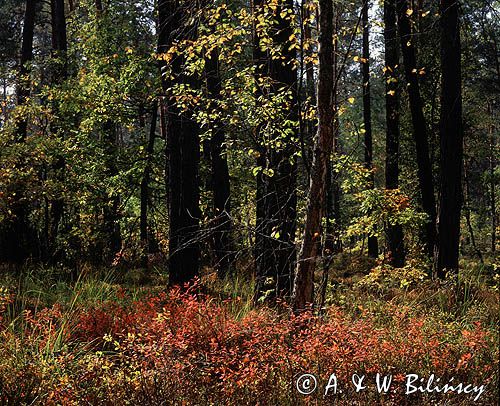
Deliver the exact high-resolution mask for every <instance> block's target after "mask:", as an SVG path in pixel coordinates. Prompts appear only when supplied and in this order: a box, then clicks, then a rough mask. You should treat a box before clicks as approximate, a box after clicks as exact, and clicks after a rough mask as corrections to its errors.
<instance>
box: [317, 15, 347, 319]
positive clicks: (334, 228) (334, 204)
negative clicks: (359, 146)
mask: <svg viewBox="0 0 500 406" xmlns="http://www.w3.org/2000/svg"><path fill="white" fill-rule="evenodd" d="M341 14H342V13H341V11H340V9H339V8H336V9H335V22H334V31H333V32H334V40H333V77H334V83H336V85H334V89H333V111H334V115H333V117H334V122H333V147H332V149H333V152H334V156H338V154H339V153H340V122H339V114H338V111H339V103H338V74H339V66H338V34H339V31H338V30H339V25H340V19H341ZM332 166H333V165H332V162H331V159H329V160H328V167H327V173H326V187H327V190H326V213H325V217H326V227H325V242H324V244H323V274H322V276H321V286H320V289H321V290H320V297H319V310H320V312H323V309H324V305H325V301H326V293H327V289H328V278H329V273H330V265H331V263H332V260H333V256H334V255H335V254H338V253H339V252H341V251H342V241H341V237H340V230H341V226H342V224H341V214H340V181H339V173H338V172H337V171H334V170H333V169H334V168H333V167H332Z"/></svg>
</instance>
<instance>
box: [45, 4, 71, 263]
mask: <svg viewBox="0 0 500 406" xmlns="http://www.w3.org/2000/svg"><path fill="white" fill-rule="evenodd" d="M51 25H52V58H53V61H54V70H53V72H52V84H54V85H57V84H60V83H62V82H63V81H64V80H65V79H66V77H67V74H68V67H67V58H66V53H67V50H68V43H67V35H66V15H65V12H64V0H52V1H51ZM52 108H53V110H54V113H55V116H56V117H57V116H58V115H59V114H58V110H59V106H58V104H57V102H56V103H53V106H52ZM55 120H56V121H57V118H56V119H55ZM51 130H52V131H53V132H54V133H56V134H57V133H58V132H59V131H60V127H59V125H58V124H57V122H52V123H51ZM57 135H58V136H60V137H62V136H63V135H62V134H57ZM65 166H66V162H65V159H64V157H62V156H60V155H58V156H56V160H55V164H54V165H53V168H52V169H53V170H54V173H55V177H56V179H57V181H58V182H59V183H61V184H62V183H63V180H64V168H65ZM63 212H64V199H62V198H61V197H56V198H54V199H52V200H51V201H50V214H51V215H50V219H51V220H50V229H49V253H50V256H51V258H50V262H56V261H57V260H59V259H60V258H59V254H58V252H57V235H58V232H59V226H60V223H61V219H62V217H63Z"/></svg>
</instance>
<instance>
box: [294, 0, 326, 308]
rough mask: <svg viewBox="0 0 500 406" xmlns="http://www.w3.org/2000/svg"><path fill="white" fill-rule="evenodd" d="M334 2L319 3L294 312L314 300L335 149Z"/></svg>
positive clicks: (323, 1)
mask: <svg viewBox="0 0 500 406" xmlns="http://www.w3.org/2000/svg"><path fill="white" fill-rule="evenodd" d="M333 29H334V21H333V2H332V1H331V0H319V74H318V90H317V95H318V96H317V97H318V107H317V109H318V133H317V135H316V141H315V146H314V153H313V164H312V168H311V176H310V186H309V192H308V197H307V211H306V220H305V228H304V236H303V240H302V246H301V249H300V254H299V259H298V262H297V269H296V274H295V280H294V287H293V296H292V305H293V309H294V311H302V310H305V309H306V307H307V305H308V304H312V303H313V300H314V270H315V266H316V256H317V254H318V249H319V243H320V235H321V219H322V217H323V214H324V211H325V197H326V196H325V194H326V190H325V186H326V174H327V168H328V159H329V157H330V154H331V152H332V148H333V133H334V106H333V88H334V76H333V69H332V67H333V62H334V61H333V42H332V37H333Z"/></svg>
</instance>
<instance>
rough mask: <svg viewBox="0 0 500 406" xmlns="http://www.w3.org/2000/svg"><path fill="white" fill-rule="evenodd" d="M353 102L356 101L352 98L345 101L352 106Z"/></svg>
mask: <svg viewBox="0 0 500 406" xmlns="http://www.w3.org/2000/svg"><path fill="white" fill-rule="evenodd" d="M354 100H356V99H355V98H354V97H349V98H348V99H347V101H348V102H349V103H351V104H353V103H354Z"/></svg>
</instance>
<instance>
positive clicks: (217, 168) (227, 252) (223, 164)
mask: <svg viewBox="0 0 500 406" xmlns="http://www.w3.org/2000/svg"><path fill="white" fill-rule="evenodd" d="M218 59H219V54H218V52H217V51H214V52H213V53H212V55H211V57H210V58H209V59H207V60H206V61H205V69H206V80H207V90H208V93H209V97H211V98H213V99H219V98H220V97H221V94H220V92H221V78H220V75H219V60H218ZM212 127H213V132H212V138H211V140H210V141H209V150H210V151H209V153H210V165H211V172H212V173H211V181H210V186H211V189H212V192H213V209H214V215H215V217H214V222H213V224H214V227H213V229H214V233H213V238H214V251H215V259H216V264H215V267H216V269H217V274H218V275H219V277H221V278H223V277H225V276H227V275H228V274H229V270H230V266H231V263H232V261H233V258H234V253H233V248H232V244H231V229H232V221H231V185H230V180H229V167H228V164H227V157H226V154H225V151H226V147H225V145H224V142H225V138H226V134H225V132H224V129H223V123H221V122H220V121H218V120H217V121H216V122H214V123H213V124H212Z"/></svg>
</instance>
